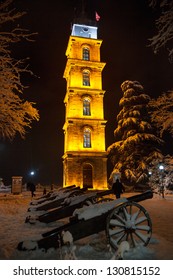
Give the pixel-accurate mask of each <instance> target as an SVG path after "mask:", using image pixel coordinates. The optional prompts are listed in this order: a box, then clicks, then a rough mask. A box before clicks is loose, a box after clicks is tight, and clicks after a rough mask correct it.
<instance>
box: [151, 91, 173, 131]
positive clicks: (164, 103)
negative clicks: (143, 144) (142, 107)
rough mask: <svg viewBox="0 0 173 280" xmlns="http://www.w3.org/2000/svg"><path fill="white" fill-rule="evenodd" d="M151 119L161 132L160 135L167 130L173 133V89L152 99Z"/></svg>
mask: <svg viewBox="0 0 173 280" xmlns="http://www.w3.org/2000/svg"><path fill="white" fill-rule="evenodd" d="M149 105H150V106H151V111H150V115H151V120H152V122H153V123H154V124H155V126H156V127H157V129H158V130H159V132H160V136H162V135H163V133H164V132H165V131H168V132H169V133H170V134H171V135H173V90H172V91H169V92H167V93H164V94H162V95H161V96H159V97H158V98H157V99H152V100H151V101H150V103H149Z"/></svg>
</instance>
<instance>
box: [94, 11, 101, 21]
mask: <svg viewBox="0 0 173 280" xmlns="http://www.w3.org/2000/svg"><path fill="white" fill-rule="evenodd" d="M95 15H96V21H99V20H100V16H99V14H98V13H97V12H96V14H95Z"/></svg>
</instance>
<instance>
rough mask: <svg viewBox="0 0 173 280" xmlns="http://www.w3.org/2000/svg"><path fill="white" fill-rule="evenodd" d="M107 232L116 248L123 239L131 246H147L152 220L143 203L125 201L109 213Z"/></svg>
mask: <svg viewBox="0 0 173 280" xmlns="http://www.w3.org/2000/svg"><path fill="white" fill-rule="evenodd" d="M106 234H107V237H108V241H109V243H110V245H111V246H112V247H113V248H114V249H117V248H118V246H119V245H120V243H121V242H122V241H128V242H129V245H130V247H136V246H138V245H143V246H146V245H147V244H148V243H149V241H150V238H151V234H152V222H151V219H150V216H149V214H148V212H147V211H146V210H145V208H144V207H142V206H141V205H139V204H137V203H135V202H127V203H123V204H122V205H119V206H118V207H116V208H114V210H112V211H111V213H110V214H109V215H108V217H107V225H106Z"/></svg>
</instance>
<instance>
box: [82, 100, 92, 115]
mask: <svg viewBox="0 0 173 280" xmlns="http://www.w3.org/2000/svg"><path fill="white" fill-rule="evenodd" d="M90 103H91V102H90V100H89V99H88V98H84V99H83V115H84V116H91V109H90Z"/></svg>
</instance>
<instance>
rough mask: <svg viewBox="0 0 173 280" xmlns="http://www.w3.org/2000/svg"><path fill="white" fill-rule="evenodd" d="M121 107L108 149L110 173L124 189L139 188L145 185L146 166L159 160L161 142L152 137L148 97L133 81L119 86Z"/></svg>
mask: <svg viewBox="0 0 173 280" xmlns="http://www.w3.org/2000/svg"><path fill="white" fill-rule="evenodd" d="M121 89H122V91H123V93H124V94H123V97H122V98H121V99H120V102H119V105H120V107H122V109H121V111H120V112H119V114H118V116H117V122H118V125H117V128H116V129H115V131H114V137H115V142H114V143H113V144H112V145H111V146H109V147H108V154H109V158H110V159H111V161H112V163H113V166H114V169H113V172H114V171H115V172H120V173H121V179H122V181H123V182H124V183H125V184H126V185H131V186H134V187H137V186H138V187H139V186H140V185H142V184H146V183H147V182H148V170H149V165H150V163H151V162H152V161H153V160H154V159H158V158H159V159H160V160H162V153H161V151H160V145H161V144H162V140H161V139H160V138H159V137H157V136H156V135H155V134H154V130H153V127H152V125H151V122H150V116H149V114H148V103H149V101H150V97H149V96H148V95H147V94H145V93H144V88H143V86H142V85H141V84H140V83H139V82H137V81H125V82H123V83H122V85H121Z"/></svg>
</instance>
